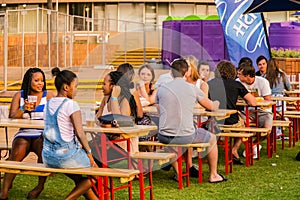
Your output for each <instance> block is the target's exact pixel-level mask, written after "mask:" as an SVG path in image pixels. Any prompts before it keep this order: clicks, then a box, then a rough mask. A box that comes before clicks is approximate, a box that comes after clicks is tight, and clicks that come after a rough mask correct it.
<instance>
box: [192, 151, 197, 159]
mask: <svg viewBox="0 0 300 200" xmlns="http://www.w3.org/2000/svg"><path fill="white" fill-rule="evenodd" d="M192 158H198V151H197V150H193V153H192Z"/></svg>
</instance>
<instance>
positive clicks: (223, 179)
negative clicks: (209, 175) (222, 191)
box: [208, 174, 228, 183]
mask: <svg viewBox="0 0 300 200" xmlns="http://www.w3.org/2000/svg"><path fill="white" fill-rule="evenodd" d="M219 176H221V177H222V180H219V181H208V182H209V183H221V182H224V181H227V180H228V179H227V178H226V177H224V176H223V175H222V174H219Z"/></svg>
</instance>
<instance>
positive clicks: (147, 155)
mask: <svg viewBox="0 0 300 200" xmlns="http://www.w3.org/2000/svg"><path fill="white" fill-rule="evenodd" d="M175 157H176V154H175V153H159V152H138V153H135V154H132V155H131V158H132V159H137V161H138V169H139V171H140V174H139V181H140V199H145V191H146V190H149V191H150V199H151V200H153V199H154V192H153V181H152V166H153V161H154V160H157V161H158V164H159V165H162V164H164V163H167V162H169V161H170V159H172V158H175ZM143 160H147V161H148V166H147V168H146V172H148V175H149V184H148V186H146V187H145V184H144V175H143V173H144V171H145V168H144V165H143Z"/></svg>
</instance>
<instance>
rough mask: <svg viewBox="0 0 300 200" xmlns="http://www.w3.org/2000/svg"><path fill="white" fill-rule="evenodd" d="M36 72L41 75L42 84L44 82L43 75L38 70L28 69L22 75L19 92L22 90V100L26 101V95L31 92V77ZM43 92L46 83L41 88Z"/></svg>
mask: <svg viewBox="0 0 300 200" xmlns="http://www.w3.org/2000/svg"><path fill="white" fill-rule="evenodd" d="M37 72H40V73H41V74H42V75H43V79H44V82H45V81H46V77H45V74H44V72H43V71H42V70H41V69H40V68H29V69H28V70H27V71H26V73H25V74H24V77H23V82H22V85H21V90H23V92H24V99H27V97H28V95H29V94H30V92H31V90H32V88H31V81H32V75H33V74H34V73H37ZM45 90H46V83H45V84H44V86H43V91H45Z"/></svg>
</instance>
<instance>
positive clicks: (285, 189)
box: [9, 141, 300, 200]
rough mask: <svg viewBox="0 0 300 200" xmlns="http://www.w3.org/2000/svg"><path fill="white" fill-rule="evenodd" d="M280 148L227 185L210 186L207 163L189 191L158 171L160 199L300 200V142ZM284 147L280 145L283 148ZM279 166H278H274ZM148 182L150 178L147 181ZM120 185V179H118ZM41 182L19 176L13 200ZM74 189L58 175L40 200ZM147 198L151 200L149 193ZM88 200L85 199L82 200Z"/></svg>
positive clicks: (120, 195) (119, 198)
mask: <svg viewBox="0 0 300 200" xmlns="http://www.w3.org/2000/svg"><path fill="white" fill-rule="evenodd" d="M285 144H286V148H285V149H284V150H281V149H278V150H277V153H275V154H273V158H271V159H268V158H267V155H266V144H265V143H263V145H262V146H263V149H262V152H261V159H260V160H259V161H257V160H255V161H254V165H253V166H250V167H246V166H237V165H234V168H233V173H232V174H229V175H227V176H226V177H227V178H228V179H229V180H228V181H227V182H223V183H218V184H211V183H208V182H207V180H208V165H207V164H206V163H204V166H203V171H204V183H203V184H198V183H197V179H196V178H192V179H191V185H190V187H189V188H184V189H183V190H179V189H178V184H177V183H176V182H174V181H173V180H172V176H173V175H174V172H173V171H172V170H171V171H169V172H166V171H162V170H156V171H154V172H153V181H154V194H155V199H158V200H170V199H172V200H183V199H188V200H189V199H191V200H198V199H201V200H206V199H208V200H210V199H247V200H251V199H266V200H267V199H289V200H291V199H300V162H299V161H296V160H295V156H296V154H297V153H298V151H300V148H299V147H300V142H298V144H297V145H296V147H293V148H288V147H287V144H288V142H287V141H286V142H285ZM280 146H281V145H277V148H279V147H280ZM219 155H220V158H219V166H218V169H219V173H222V174H225V173H224V164H223V163H224V159H223V155H224V153H223V150H220V152H219ZM194 161H195V163H196V162H197V161H196V160H194ZM272 164H273V165H274V164H276V166H273V165H272ZM146 180H147V179H146ZM115 182H118V179H116V180H115ZM36 183H37V177H35V176H28V175H18V176H17V177H16V179H15V181H14V185H13V188H12V189H11V190H10V193H9V199H14V200H21V199H26V198H25V197H26V193H27V192H28V191H30V190H31V189H32V188H33V187H34V186H35V184H36ZM133 184H134V186H133V199H139V187H138V181H134V183H133ZM73 187H74V184H73V182H72V181H71V180H70V179H69V178H67V177H66V176H64V175H61V174H56V175H54V176H53V177H49V178H48V179H47V183H46V185H45V189H44V191H43V192H42V193H41V195H40V197H39V199H64V197H65V196H66V195H67V194H68V193H69V192H70V191H71V190H72V188H73ZM126 192H127V191H125V190H124V191H117V192H116V200H123V199H128V196H127V193H126ZM146 196H147V198H148V199H149V195H148V192H146ZM80 199H84V198H80Z"/></svg>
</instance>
